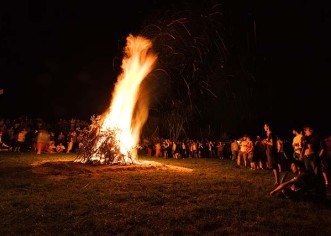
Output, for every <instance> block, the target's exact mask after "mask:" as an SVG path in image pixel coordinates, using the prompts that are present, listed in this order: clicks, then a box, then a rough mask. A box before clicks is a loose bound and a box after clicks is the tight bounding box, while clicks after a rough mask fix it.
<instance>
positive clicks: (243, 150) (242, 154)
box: [236, 134, 248, 168]
mask: <svg viewBox="0 0 331 236" xmlns="http://www.w3.org/2000/svg"><path fill="white" fill-rule="evenodd" d="M247 145H248V142H247V135H246V134H244V135H243V137H242V138H241V141H240V145H239V146H240V148H239V153H238V157H237V166H236V167H238V168H239V167H240V166H241V160H243V161H244V167H245V168H248V153H247Z"/></svg>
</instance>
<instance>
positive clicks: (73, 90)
mask: <svg viewBox="0 0 331 236" xmlns="http://www.w3.org/2000/svg"><path fill="white" fill-rule="evenodd" d="M171 2H172V3H171ZM178 2H180V1H156V0H154V1H153V0H143V1H133V3H132V2H131V1H122V2H116V4H115V3H114V1H17V2H16V1H4V3H1V7H0V8H1V10H0V11H1V15H0V17H1V22H0V35H1V37H0V42H1V44H0V50H1V53H0V88H4V90H5V93H4V94H3V95H0V105H1V111H0V116H3V117H6V116H8V117H12V116H17V115H20V114H30V115H32V116H39V117H46V118H49V117H65V118H71V117H81V118H83V119H88V118H89V117H90V116H91V115H93V114H100V113H102V112H103V111H104V109H105V108H107V107H108V105H109V99H110V96H111V91H112V86H113V84H114V82H115V81H116V77H117V75H118V72H119V66H120V61H121V58H120V57H119V55H120V53H121V51H122V47H123V45H124V44H123V42H125V38H126V36H127V35H128V34H129V33H133V34H138V33H139V32H140V31H141V29H142V27H143V25H144V24H145V25H146V24H151V23H152V22H149V21H153V19H157V17H158V14H160V12H161V13H162V12H164V15H166V12H167V10H169V9H176V4H177V3H178ZM182 2H183V1H182ZM187 2H190V1H187ZM202 2H203V1H202ZM208 2H209V3H210V4H209V5H212V4H213V3H215V4H216V3H222V5H223V8H224V12H225V14H226V16H227V19H228V20H227V21H225V23H224V24H225V25H224V28H226V32H227V33H226V34H227V35H226V37H224V38H226V39H228V40H229V41H225V44H226V45H227V48H228V53H229V57H228V58H229V61H230V62H228V64H225V66H227V65H229V67H231V68H232V69H231V70H228V72H227V73H228V74H227V76H229V75H231V74H234V75H235V76H238V77H239V79H238V80H239V83H240V84H245V86H246V84H249V85H248V87H247V91H248V90H249V91H248V92H247V91H245V93H241V94H242V95H238V96H239V97H240V99H241V100H244V101H246V100H247V101H248V100H249V102H248V103H247V104H249V106H248V111H246V110H245V109H246V108H247V107H245V102H244V103H241V104H239V105H238V101H236V100H238V98H237V97H236V98H227V99H228V101H227V102H225V103H224V102H222V101H218V102H220V103H221V104H223V105H221V107H222V106H223V107H222V111H220V112H218V113H217V114H216V113H215V112H211V113H212V115H213V116H214V118H213V119H212V120H214V122H215V120H217V119H220V120H222V121H224V125H227V124H228V123H229V122H230V121H233V123H234V125H233V126H234V127H235V126H236V125H237V126H238V127H240V128H239V129H241V130H245V127H250V128H247V130H250V129H256V128H257V127H259V128H260V127H261V125H262V124H263V122H264V121H267V120H268V121H270V122H272V123H274V124H275V126H277V127H284V129H285V130H288V129H290V128H291V127H292V126H298V125H301V124H303V123H305V122H312V123H313V124H316V125H317V126H318V128H320V129H324V130H330V129H331V125H330V124H329V118H328V115H327V110H328V108H329V101H330V99H329V94H330V91H329V86H328V85H327V84H328V82H329V79H330V76H331V72H330V68H331V62H330V57H331V46H330V42H331V32H330V30H331V7H330V4H329V3H328V1H309V0H306V1H305V0H300V1H299V0H292V1H285V0H279V1H257V0H256V1H254V0H251V1H235V3H232V2H234V1H220V0H218V1H217V0H214V1H213V0H209V1H208ZM186 5H187V6H188V5H190V4H186ZM192 9H193V10H192V11H194V8H192ZM164 15H163V16H164ZM254 22H255V26H256V27H255V30H254ZM226 69H227V68H225V70H226ZM234 70H240V72H238V73H233V71H234ZM229 71H231V72H229ZM245 77H248V78H249V79H248V80H247V81H249V83H248V82H247V81H242V80H244V79H245ZM240 81H242V82H240ZM250 81H252V82H250ZM216 84H217V83H216ZM219 86H222V85H219ZM241 86H242V85H241ZM213 89H214V90H215V93H216V94H217V93H219V94H224V92H223V90H222V89H223V88H221V87H215V88H213ZM246 94H249V96H247V97H246ZM223 97H224V96H219V98H218V99H219V100H220V99H222V98H223ZM240 99H239V100H240ZM232 100H233V101H234V102H232ZM212 104H213V105H211V107H210V109H211V110H212V111H215V107H213V106H216V107H217V106H218V104H217V101H216V102H213V103H212ZM243 104H244V105H243ZM237 105H238V107H237V109H239V110H241V111H242V112H237V113H235V112H232V113H231V112H229V113H228V114H229V116H228V117H227V118H226V119H225V118H224V117H225V116H226V115H224V113H222V112H223V111H224V112H227V109H228V108H227V107H226V106H231V107H235V106H237ZM224 106H225V107H224ZM243 106H244V107H243ZM216 110H218V109H216ZM207 116H208V115H207ZM234 116H236V117H234ZM239 116H240V117H239ZM222 117H223V118H222ZM238 117H239V118H238ZM216 122H217V121H216ZM236 123H239V124H236ZM224 125H220V126H221V127H223V126H224Z"/></svg>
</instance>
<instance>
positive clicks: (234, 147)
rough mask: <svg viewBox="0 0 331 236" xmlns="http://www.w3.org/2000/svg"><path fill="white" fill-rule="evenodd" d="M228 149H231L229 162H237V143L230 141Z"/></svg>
mask: <svg viewBox="0 0 331 236" xmlns="http://www.w3.org/2000/svg"><path fill="white" fill-rule="evenodd" d="M230 149H231V160H233V161H235V160H237V157H238V152H239V143H238V142H237V140H236V139H234V140H233V141H232V143H231V146H230Z"/></svg>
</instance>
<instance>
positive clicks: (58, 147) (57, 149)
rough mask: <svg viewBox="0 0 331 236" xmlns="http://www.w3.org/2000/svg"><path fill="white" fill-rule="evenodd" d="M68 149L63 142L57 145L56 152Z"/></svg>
mask: <svg viewBox="0 0 331 236" xmlns="http://www.w3.org/2000/svg"><path fill="white" fill-rule="evenodd" d="M65 149H66V147H65V146H64V145H63V143H59V144H58V145H57V146H56V152H57V153H62V152H64V151H65Z"/></svg>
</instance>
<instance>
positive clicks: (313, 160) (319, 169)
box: [302, 124, 329, 186]
mask: <svg viewBox="0 0 331 236" xmlns="http://www.w3.org/2000/svg"><path fill="white" fill-rule="evenodd" d="M303 132H304V136H303V138H302V145H303V148H302V160H303V162H304V164H305V168H306V169H307V171H308V172H311V173H312V174H315V175H316V176H320V175H321V174H322V176H323V178H324V181H325V185H326V186H327V185H328V184H329V176H328V168H329V167H328V165H327V162H326V158H327V157H326V145H325V142H324V140H323V139H322V138H321V137H320V136H319V135H317V134H316V133H315V132H314V129H313V128H312V126H311V125H309V124H306V125H305V126H304V127H303Z"/></svg>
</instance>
